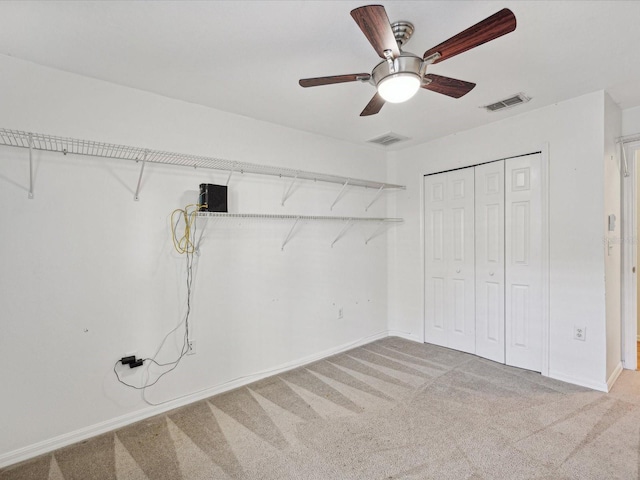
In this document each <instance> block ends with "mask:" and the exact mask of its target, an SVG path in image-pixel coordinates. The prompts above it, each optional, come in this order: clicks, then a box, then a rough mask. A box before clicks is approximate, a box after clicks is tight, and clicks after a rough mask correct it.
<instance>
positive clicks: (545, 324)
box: [420, 143, 550, 377]
mask: <svg viewBox="0 0 640 480" xmlns="http://www.w3.org/2000/svg"><path fill="white" fill-rule="evenodd" d="M537 153H539V154H540V157H541V158H540V188H541V195H542V199H541V201H542V209H541V215H542V218H541V222H542V232H541V237H542V305H541V308H542V368H541V372H540V373H541V374H542V375H544V376H546V377H548V376H549V368H550V365H549V342H550V338H549V336H550V324H549V322H550V301H549V292H550V267H549V255H550V247H549V245H550V230H549V212H550V202H549V143H544V144H542V145H540V147H539V148H538V149H535V150H533V151H531V150H530V151H527V152H523V153H521V154H518V155H511V156H509V157H505V158H497V159H495V160H492V161H490V162H478V163H473V164H471V165H466V166H465V167H459V168H452V169H449V170H442V171H439V172H430V173H425V174H423V175H421V177H422V180H421V181H420V257H421V258H420V260H421V263H422V341H423V342H425V334H426V331H425V324H424V321H425V316H426V309H427V305H426V296H425V288H426V275H427V272H426V258H425V253H424V251H425V241H426V239H425V223H424V216H425V191H424V177H426V176H428V175H435V174H438V173H444V172H448V171H452V170H459V169H460V168H469V167H475V166H477V165H483V164H485V163H492V162H498V161H500V160H508V159H510V158H516V157H523V156H526V155H533V154H537Z"/></svg>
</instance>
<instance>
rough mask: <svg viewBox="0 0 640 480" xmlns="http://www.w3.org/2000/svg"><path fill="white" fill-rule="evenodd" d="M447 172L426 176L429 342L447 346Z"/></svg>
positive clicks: (426, 276) (426, 279)
mask: <svg viewBox="0 0 640 480" xmlns="http://www.w3.org/2000/svg"><path fill="white" fill-rule="evenodd" d="M446 181H447V178H446V174H440V175H431V176H427V177H425V178H424V201H425V209H424V211H425V223H424V226H425V235H424V241H425V295H424V299H425V310H424V312H425V319H424V328H425V341H426V342H429V343H433V344H436V345H442V346H443V347H446V346H447V329H446V315H447V313H446V312H447V289H448V282H447V279H446V278H445V277H446V271H447V265H446V264H447V261H446V258H445V256H446V254H447V250H448V249H447V248H446V245H447V243H448V242H449V240H448V239H447V238H446V233H447V232H446V230H447V228H446V226H445V223H446V217H447V213H446V208H447V202H446V198H445V196H446V188H447V185H446Z"/></svg>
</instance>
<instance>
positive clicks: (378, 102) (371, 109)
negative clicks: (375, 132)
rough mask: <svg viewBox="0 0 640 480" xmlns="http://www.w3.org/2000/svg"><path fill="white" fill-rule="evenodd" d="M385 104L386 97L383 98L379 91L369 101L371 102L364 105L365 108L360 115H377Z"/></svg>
mask: <svg viewBox="0 0 640 480" xmlns="http://www.w3.org/2000/svg"><path fill="white" fill-rule="evenodd" d="M383 105H384V98H382V97H381V96H380V94H379V93H376V94H375V95H374V96H373V98H372V99H371V100H370V101H369V103H367V106H366V107H364V110H362V113H361V114H360V116H361V117H368V116H369V115H375V114H376V113H378V112H379V111H380V109H381V108H382V107H383Z"/></svg>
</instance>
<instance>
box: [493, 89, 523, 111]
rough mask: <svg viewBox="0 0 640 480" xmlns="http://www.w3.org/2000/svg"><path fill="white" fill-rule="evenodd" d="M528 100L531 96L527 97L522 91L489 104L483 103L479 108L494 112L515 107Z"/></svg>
mask: <svg viewBox="0 0 640 480" xmlns="http://www.w3.org/2000/svg"><path fill="white" fill-rule="evenodd" d="M529 100H531V98H529V97H527V96H526V95H525V94H524V93H518V94H517V95H513V96H511V97H509V98H505V99H504V100H500V101H499V102H496V103H492V104H491V105H485V106H484V107H481V108H484V109H486V110H487V111H488V112H496V111H498V110H503V109H505V108H511V107H515V106H516V105H520V104H522V103H527V102H528V101H529Z"/></svg>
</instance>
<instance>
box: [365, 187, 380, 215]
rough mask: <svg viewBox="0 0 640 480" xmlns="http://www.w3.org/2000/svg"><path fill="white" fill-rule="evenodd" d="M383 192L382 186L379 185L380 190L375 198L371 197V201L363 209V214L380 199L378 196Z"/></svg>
mask: <svg viewBox="0 0 640 480" xmlns="http://www.w3.org/2000/svg"><path fill="white" fill-rule="evenodd" d="M383 191H384V185H380V188H379V189H378V192H377V193H376V195H375V197H373V200H371V201H370V202H369V205H367V206H366V208H365V209H364V211H365V212H367V211H369V207H370V206H371V205H373V204H374V203H376V201H377V200H378V199H379V198H380V195H382V192H383Z"/></svg>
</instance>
